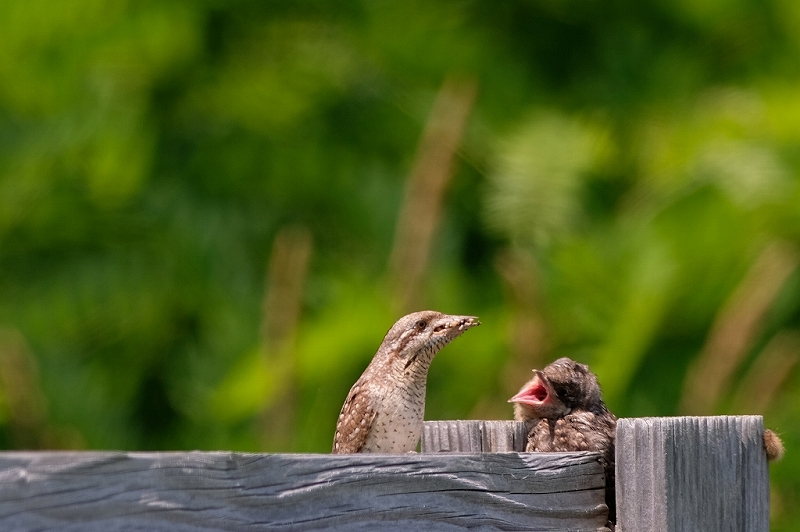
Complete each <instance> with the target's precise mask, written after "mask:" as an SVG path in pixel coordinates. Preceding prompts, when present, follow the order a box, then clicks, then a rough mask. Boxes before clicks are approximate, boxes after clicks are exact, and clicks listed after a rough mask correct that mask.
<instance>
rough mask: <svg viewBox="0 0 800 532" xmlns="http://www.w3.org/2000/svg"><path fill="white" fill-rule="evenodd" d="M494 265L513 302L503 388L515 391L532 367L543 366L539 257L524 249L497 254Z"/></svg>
mask: <svg viewBox="0 0 800 532" xmlns="http://www.w3.org/2000/svg"><path fill="white" fill-rule="evenodd" d="M495 268H496V269H497V272H498V273H499V274H500V278H501V279H502V280H503V288H504V289H505V292H506V300H507V301H509V302H510V307H511V323H510V325H509V337H510V338H509V344H510V347H511V353H512V355H511V357H510V359H509V361H508V363H507V364H506V368H505V371H504V375H505V378H504V382H503V391H504V393H506V394H509V397H510V395H513V394H514V393H516V392H517V390H518V388H519V387H520V386H521V385H522V383H524V382H525V381H526V380H528V377H530V371H531V370H532V369H541V368H542V367H544V364H543V354H544V351H545V349H546V346H545V334H546V331H545V322H544V320H543V319H542V316H541V313H540V312H539V307H540V299H541V298H540V294H539V275H538V273H539V268H538V265H537V264H536V260H535V259H534V258H533V256H531V254H530V253H527V252H525V251H523V250H521V249H507V250H504V251H502V252H501V253H499V254H498V256H497V259H496V260H495Z"/></svg>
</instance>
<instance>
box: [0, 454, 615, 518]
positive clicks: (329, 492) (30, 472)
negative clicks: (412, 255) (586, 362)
mask: <svg viewBox="0 0 800 532" xmlns="http://www.w3.org/2000/svg"><path fill="white" fill-rule="evenodd" d="M605 518H606V507H605V504H604V500H603V471H602V467H601V466H600V464H599V463H598V462H597V458H596V456H595V455H594V454H591V453H571V454H558V453H552V454H550V453H547V454H542V453H522V454H519V453H506V454H449V455H445V454H407V455H287V454H238V453H224V452H217V453H204V452H192V453H122V452H85V453H76V452H39V453H32V452H9V453H0V529H1V530H23V531H25V530H59V531H67V532H71V531H78V530H80V531H82V532H85V531H89V532H91V531H98V532H99V531H103V532H106V531H114V530H126V531H127V530H143V531H144V530H147V531H155V532H158V531H167V530H169V531H179V532H184V531H186V532H188V531H216V530H220V531H221V530H226V531H254V530H280V531H288V530H323V529H324V530H370V531H371V530H403V531H404V532H409V531H413V530H434V531H437V530H441V531H445V530H446V531H451V530H461V529H468V528H476V527H477V528H482V529H496V530H573V531H588V530H593V531H597V530H605V529H604V528H603V526H604V524H605Z"/></svg>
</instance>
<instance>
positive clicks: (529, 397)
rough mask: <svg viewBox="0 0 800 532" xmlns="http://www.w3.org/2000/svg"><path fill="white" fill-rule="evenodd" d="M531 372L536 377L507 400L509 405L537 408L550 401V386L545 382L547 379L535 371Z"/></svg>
mask: <svg viewBox="0 0 800 532" xmlns="http://www.w3.org/2000/svg"><path fill="white" fill-rule="evenodd" d="M533 372H534V373H535V374H536V376H535V377H533V378H532V379H531V380H529V381H528V382H527V383H526V384H525V385H524V386H523V387H522V389H521V390H520V391H519V393H517V395H515V396H514V397H512V398H511V399H509V400H508V402H509V403H522V404H525V405H530V406H539V405H543V404H545V403H547V402H550V401H551V400H552V399H551V395H552V390H551V389H550V384H549V383H548V382H547V377H545V376H544V373H542V372H541V371H539V370H537V369H535V370H533Z"/></svg>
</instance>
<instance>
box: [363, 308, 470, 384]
mask: <svg viewBox="0 0 800 532" xmlns="http://www.w3.org/2000/svg"><path fill="white" fill-rule="evenodd" d="M477 325H480V322H479V321H478V318H476V317H474V316H450V315H448V314H442V313H441V312H436V311H434V310H423V311H421V312H414V313H413V314H409V315H407V316H403V317H402V318H400V319H399V320H397V323H395V324H394V325H393V326H392V328H391V329H389V332H388V333H386V337H385V338H384V339H383V343H382V344H381V349H380V351H379V354H382V355H383V356H384V357H387V359H388V360H387V361H388V363H389V364H390V365H391V367H393V368H396V369H399V370H401V371H409V370H410V369H415V366H416V367H421V368H424V369H425V370H427V365H428V364H430V362H431V360H433V357H434V355H436V353H438V352H439V350H440V349H441V348H442V347H444V346H446V345H447V344H448V343H450V342H451V341H452V340H453V339H454V338H457V337H459V336H461V335H462V334H463V333H464V331H466V330H467V329H470V328H472V327H475V326H477Z"/></svg>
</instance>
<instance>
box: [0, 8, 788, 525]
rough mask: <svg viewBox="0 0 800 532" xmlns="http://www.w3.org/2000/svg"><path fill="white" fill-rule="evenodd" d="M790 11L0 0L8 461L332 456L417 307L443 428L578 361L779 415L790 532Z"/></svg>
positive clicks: (612, 395)
mask: <svg viewBox="0 0 800 532" xmlns="http://www.w3.org/2000/svg"><path fill="white" fill-rule="evenodd" d="M799 176H800V2H797V1H796V0H762V1H757V2H756V1H752V0H648V1H643V0H619V1H600V0H580V1H577V0H511V1H507V2H493V1H488V0H427V1H425V2H418V1H416V0H397V1H395V0H381V1H363V0H341V1H335V2H332V1H327V0H319V1H315V0H291V1H290V0H272V1H270V2H263V1H251V0H234V1H230V0H229V1H225V2H222V1H217V0H205V1H197V0H196V1H191V2H189V1H179V0H174V1H172V0H164V1H159V2H148V1H139V2H126V1H119V0H114V1H112V0H71V1H70V2H52V1H49V0H24V1H23V0H10V1H5V2H0V447H2V448H4V449H21V448H27V449H37V448H40V449H128V450H134V449H158V450H172V449H232V450H243V451H285V452H292V451H303V452H328V451H329V449H330V445H331V441H332V435H333V429H334V424H335V420H336V416H337V414H338V411H339V408H340V407H341V404H342V402H343V400H344V397H345V394H346V393H347V390H348V389H349V387H350V386H351V385H352V383H353V382H354V381H355V379H356V378H357V377H358V376H359V375H360V373H361V371H362V370H363V369H364V367H365V366H366V364H367V363H368V361H369V360H370V358H371V356H372V354H373V353H374V351H375V349H376V348H377V346H378V345H379V343H380V341H381V339H382V338H383V335H384V334H385V332H386V330H387V329H388V328H389V327H390V326H391V324H392V323H393V322H394V321H395V319H397V317H399V316H400V315H402V314H404V313H406V312H407V311H411V310H419V309H422V308H434V309H437V310H442V311H445V312H450V313H459V314H473V315H477V316H480V318H481V320H482V322H483V326H481V327H480V328H478V329H475V330H473V331H470V332H469V333H468V334H467V335H465V336H464V337H463V338H460V339H458V340H457V341H456V342H454V343H453V344H452V345H451V346H449V347H447V348H446V349H445V350H444V351H443V352H442V353H440V355H439V356H438V357H437V359H436V360H435V361H434V363H433V366H432V369H431V372H430V376H429V386H428V403H427V412H426V417H427V418H428V419H470V418H473V419H510V417H511V408H510V407H509V405H508V404H507V403H506V400H507V398H508V397H510V396H511V395H512V394H513V393H515V392H516V391H517V389H518V388H519V387H520V385H521V384H522V383H523V382H524V381H525V380H527V379H528V377H529V375H530V373H529V372H530V370H531V369H532V368H534V367H542V366H544V365H545V364H546V363H548V362H549V361H551V360H553V359H555V358H557V357H559V356H571V357H573V358H576V359H578V360H580V361H583V362H586V363H588V364H589V365H590V366H591V368H592V369H593V370H595V372H596V373H597V374H598V376H599V378H600V381H601V384H602V385H603V388H604V392H605V396H606V399H607V403H608V404H609V406H610V408H611V409H612V410H613V411H614V412H615V413H617V414H618V415H619V416H668V415H681V414H697V415H707V414H763V415H764V417H765V421H766V424H767V426H769V427H772V428H774V429H776V430H777V431H778V432H779V433H780V434H781V436H782V437H783V439H784V442H785V443H786V446H787V448H788V452H787V457H786V458H785V459H784V461H782V462H780V463H778V464H775V465H773V466H771V478H772V482H773V487H772V505H773V508H772V516H773V529H774V530H776V531H780V530H800V525H797V524H796V523H798V522H800V446H799V445H798V444H799V443H800V427H798V425H797V423H796V421H795V420H796V419H798V417H799V416H800V371H799V370H798V368H797V362H798V356H800V272H799V270H798V265H800V188H799V187H798V182H799V181H800V179H799Z"/></svg>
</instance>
